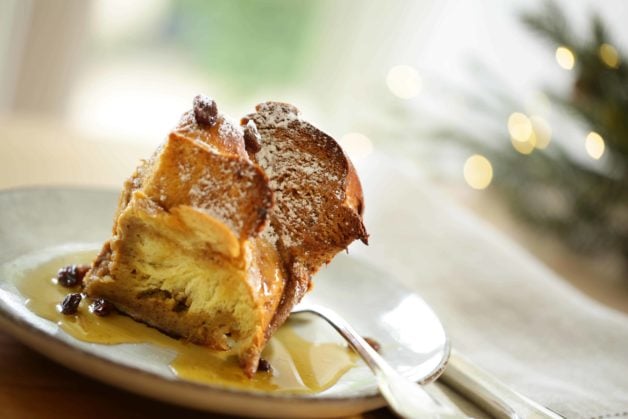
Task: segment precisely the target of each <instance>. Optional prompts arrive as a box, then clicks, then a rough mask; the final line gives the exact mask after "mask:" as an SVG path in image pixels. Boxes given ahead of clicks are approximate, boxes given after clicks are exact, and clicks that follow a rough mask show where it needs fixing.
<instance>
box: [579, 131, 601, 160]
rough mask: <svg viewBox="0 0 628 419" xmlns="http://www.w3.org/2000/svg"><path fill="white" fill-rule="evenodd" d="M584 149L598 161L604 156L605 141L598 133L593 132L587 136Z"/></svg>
mask: <svg viewBox="0 0 628 419" xmlns="http://www.w3.org/2000/svg"><path fill="white" fill-rule="evenodd" d="M584 147H585V148H586V149H587V154H588V155H589V156H591V157H593V158H594V159H595V160H598V159H599V158H600V157H602V154H604V148H605V145H604V139H603V138H602V136H601V135H600V134H598V133H597V132H594V131H591V132H590V133H589V135H587V139H586V140H585V142H584Z"/></svg>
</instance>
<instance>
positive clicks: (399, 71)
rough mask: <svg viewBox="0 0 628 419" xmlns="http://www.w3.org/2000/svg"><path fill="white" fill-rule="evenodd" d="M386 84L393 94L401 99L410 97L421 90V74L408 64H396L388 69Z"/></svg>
mask: <svg viewBox="0 0 628 419" xmlns="http://www.w3.org/2000/svg"><path fill="white" fill-rule="evenodd" d="M386 84H387V85H388V88H389V89H390V91H391V92H392V94H393V95H395V96H397V97H400V98H401V99H412V98H413V97H416V96H417V95H418V94H419V92H420V91H421V85H422V82H421V76H419V73H418V72H417V71H416V70H415V69H414V68H413V67H410V66H408V65H397V66H394V67H393V68H391V69H390V70H389V71H388V75H387V76H386Z"/></svg>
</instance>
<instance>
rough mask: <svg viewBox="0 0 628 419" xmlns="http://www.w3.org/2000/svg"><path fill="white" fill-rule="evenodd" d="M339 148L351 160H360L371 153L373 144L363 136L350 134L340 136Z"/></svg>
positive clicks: (356, 133) (355, 133) (357, 133)
mask: <svg viewBox="0 0 628 419" xmlns="http://www.w3.org/2000/svg"><path fill="white" fill-rule="evenodd" d="M340 146H341V147H342V149H343V150H344V152H345V153H347V154H348V155H349V158H351V159H352V160H361V159H364V158H365V157H367V156H368V155H369V154H371V153H372V152H373V143H372V142H371V140H370V139H369V138H368V137H367V136H366V135H364V134H360V133H359V132H350V133H347V134H345V135H343V136H342V138H341V139H340Z"/></svg>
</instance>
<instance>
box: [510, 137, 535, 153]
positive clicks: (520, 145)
mask: <svg viewBox="0 0 628 419" xmlns="http://www.w3.org/2000/svg"><path fill="white" fill-rule="evenodd" d="M510 142H511V144H512V147H513V148H514V149H515V150H517V151H518V152H519V153H521V154H530V153H532V152H533V151H534V148H535V147H536V135H534V133H532V134H531V135H530V136H529V137H528V139H527V140H526V141H517V140H515V139H514V138H511V139H510Z"/></svg>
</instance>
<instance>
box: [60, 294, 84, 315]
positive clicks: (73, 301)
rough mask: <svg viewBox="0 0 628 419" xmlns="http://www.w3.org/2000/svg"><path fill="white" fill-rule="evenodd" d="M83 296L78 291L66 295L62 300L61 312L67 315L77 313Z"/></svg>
mask: <svg viewBox="0 0 628 419" xmlns="http://www.w3.org/2000/svg"><path fill="white" fill-rule="evenodd" d="M82 298H83V297H82V296H81V294H79V293H78V292H74V293H72V294H68V295H66V296H65V298H64V299H63V301H62V302H61V307H60V308H61V313H63V314H66V315H70V314H76V312H77V310H78V306H79V304H80V303H81V299H82Z"/></svg>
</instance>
